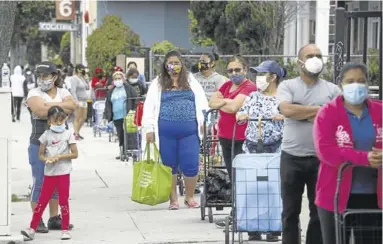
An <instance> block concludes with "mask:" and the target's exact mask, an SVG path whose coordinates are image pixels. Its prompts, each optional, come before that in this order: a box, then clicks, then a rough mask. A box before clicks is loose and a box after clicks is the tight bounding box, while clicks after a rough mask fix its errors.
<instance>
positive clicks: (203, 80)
mask: <svg viewBox="0 0 383 244" xmlns="http://www.w3.org/2000/svg"><path fill="white" fill-rule="evenodd" d="M194 77H195V78H196V79H197V80H198V82H199V83H200V84H201V86H202V88H203V89H204V91H205V93H206V97H207V99H210V97H211V95H212V94H213V93H214V92H216V91H218V90H219V88H220V87H221V86H222V85H223V83H225V82H226V81H227V78H226V77H225V76H223V75H220V74H218V73H217V72H214V73H213V74H211V75H210V76H209V77H205V76H204V75H203V74H201V73H197V74H194Z"/></svg>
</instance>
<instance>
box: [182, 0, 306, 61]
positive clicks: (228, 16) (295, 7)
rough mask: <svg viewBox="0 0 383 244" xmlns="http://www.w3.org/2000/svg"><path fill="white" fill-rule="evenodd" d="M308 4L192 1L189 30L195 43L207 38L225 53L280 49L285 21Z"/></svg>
mask: <svg viewBox="0 0 383 244" xmlns="http://www.w3.org/2000/svg"><path fill="white" fill-rule="evenodd" d="M306 4H308V3H305V2H303V3H299V4H295V3H287V2H284V1H275V2H272V1H229V2H213V1H209V2H201V1H193V2H192V3H191V12H192V13H190V14H189V18H190V19H191V23H192V24H193V25H192V24H191V26H190V31H191V32H192V38H193V42H194V43H200V40H201V39H203V38H210V39H211V40H212V41H214V43H215V44H216V46H217V47H218V49H219V50H220V52H221V53H225V54H235V53H240V54H249V53H251V54H278V53H281V52H282V48H283V35H284V27H285V25H286V23H288V22H289V21H291V20H292V19H293V18H294V17H295V16H296V13H297V11H299V10H301V9H302V8H303V7H304V6H305V5H306Z"/></svg>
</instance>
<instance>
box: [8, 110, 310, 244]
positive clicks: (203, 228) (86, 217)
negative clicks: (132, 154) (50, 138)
mask: <svg viewBox="0 0 383 244" xmlns="http://www.w3.org/2000/svg"><path fill="white" fill-rule="evenodd" d="M30 130H31V125H30V117H29V113H28V112H27V110H26V109H25V108H23V113H22V118H21V122H20V123H13V125H12V133H13V134H12V139H13V140H17V142H16V141H15V142H13V144H12V156H11V157H12V159H11V160H12V193H13V194H17V195H18V196H22V195H27V194H28V192H29V189H28V187H29V186H30V185H31V184H32V177H31V170H30V165H29V163H28V144H29V135H30ZM82 134H83V136H84V137H85V140H83V141H81V142H79V143H78V148H79V158H78V159H77V160H74V162H73V172H72V175H71V197H70V208H71V223H72V224H74V226H75V227H74V229H73V231H72V232H71V233H72V240H70V241H65V243H68V244H98V243H107V244H123V243H129V244H149V243H152V244H159V243H224V233H223V232H222V230H221V229H217V228H216V227H215V225H214V224H210V223H209V222H208V220H205V221H201V219H200V210H199V209H187V208H186V207H185V206H181V209H180V210H179V211H169V210H167V207H168V203H165V204H161V205H158V206H155V207H150V206H145V205H140V204H137V203H134V202H132V201H131V199H130V196H131V190H132V186H131V183H132V173H133V170H132V165H131V163H130V162H129V163H126V162H121V161H118V160H116V159H115V156H116V155H117V153H118V146H117V144H116V143H114V142H108V136H107V134H106V133H104V134H103V135H102V137H101V138H100V137H97V138H94V137H93V133H92V129H91V128H89V127H88V126H85V127H84V128H83V130H82ZM104 182H105V183H104ZM196 199H198V200H199V195H198V196H196ZM179 202H180V203H183V199H182V198H180V201H179ZM48 212H49V211H48V209H47V210H46V211H45V214H44V220H45V222H47V220H48V218H49V216H48ZM225 212H229V209H226V210H225ZM302 214H303V215H302V216H303V217H302V227H303V229H305V228H306V226H307V220H308V203H307V198H306V197H304V201H303V210H302ZM12 215H13V216H12V224H11V225H12V232H13V234H15V235H17V234H18V233H19V232H20V230H21V229H23V228H26V227H28V225H29V222H30V220H31V210H30V205H29V202H14V203H12ZM223 217H224V216H222V215H221V216H219V217H218V216H217V217H216V218H215V220H218V219H222V218H223ZM304 231H305V230H304ZM304 231H303V232H302V234H304V233H305V232H304ZM59 238H60V232H58V231H51V232H49V233H48V234H37V235H36V240H35V241H33V242H30V243H38V244H57V243H64V241H61V240H59ZM244 239H245V240H246V239H247V234H244ZM303 239H304V238H303ZM249 243H250V242H249ZM251 243H257V242H251Z"/></svg>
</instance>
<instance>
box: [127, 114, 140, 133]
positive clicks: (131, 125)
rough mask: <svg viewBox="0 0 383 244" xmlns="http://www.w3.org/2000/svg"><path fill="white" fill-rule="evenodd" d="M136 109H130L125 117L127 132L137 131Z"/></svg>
mask: <svg viewBox="0 0 383 244" xmlns="http://www.w3.org/2000/svg"><path fill="white" fill-rule="evenodd" d="M135 113H136V111H134V110H130V111H129V113H128V114H127V115H126V117H125V131H126V132H127V133H135V132H137V126H136V125H135V123H134V115H135Z"/></svg>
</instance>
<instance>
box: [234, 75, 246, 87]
mask: <svg viewBox="0 0 383 244" xmlns="http://www.w3.org/2000/svg"><path fill="white" fill-rule="evenodd" d="M244 79H245V75H237V74H235V75H231V76H230V80H231V81H232V82H233V83H234V84H236V85H239V84H241V82H242V81H243V80H244Z"/></svg>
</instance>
